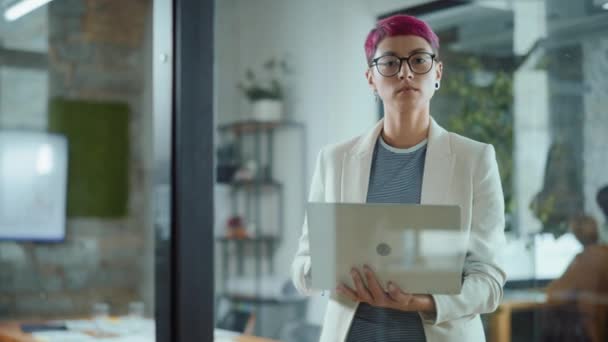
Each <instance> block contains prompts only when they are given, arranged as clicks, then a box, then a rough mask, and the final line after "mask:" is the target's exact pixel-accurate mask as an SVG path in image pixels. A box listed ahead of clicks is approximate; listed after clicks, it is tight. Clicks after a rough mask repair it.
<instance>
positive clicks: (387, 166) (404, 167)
mask: <svg viewBox="0 0 608 342" xmlns="http://www.w3.org/2000/svg"><path fill="white" fill-rule="evenodd" d="M426 143H427V141H426V140H424V141H423V142H421V143H419V144H418V145H416V146H414V147H411V148H408V149H397V148H394V147H391V146H389V145H388V144H386V143H385V142H384V140H383V139H382V137H380V138H379V139H378V142H377V143H376V146H375V148H374V156H373V159H372V168H371V173H370V178H369V190H368V193H367V202H368V203H411V204H418V203H420V194H421V192H422V175H423V173H424V160H425V157H426ZM346 341H348V342H359V341H366V342H367V341H383V342H402V341H408V342H409V341H413V342H419V341H426V337H425V335H424V329H423V327H422V320H421V318H420V316H419V315H418V313H417V312H404V311H399V310H392V309H386V308H379V307H374V306H371V305H369V304H366V303H361V304H359V307H358V308H357V312H356V313H355V317H354V319H353V321H352V323H351V326H350V330H349V332H348V336H347V338H346Z"/></svg>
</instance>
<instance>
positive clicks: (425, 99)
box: [366, 36, 443, 109]
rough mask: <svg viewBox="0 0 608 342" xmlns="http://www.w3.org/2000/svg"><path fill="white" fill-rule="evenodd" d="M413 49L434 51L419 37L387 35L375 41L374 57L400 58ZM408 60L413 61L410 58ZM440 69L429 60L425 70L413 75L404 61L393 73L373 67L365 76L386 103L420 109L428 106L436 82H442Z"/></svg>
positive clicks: (416, 50) (434, 62) (441, 68)
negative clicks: (385, 72) (429, 66)
mask: <svg viewBox="0 0 608 342" xmlns="http://www.w3.org/2000/svg"><path fill="white" fill-rule="evenodd" d="M416 52H429V53H433V49H432V48H431V45H430V44H429V43H428V42H427V41H426V40H425V39H424V38H421V37H418V36H394V37H387V38H384V39H383V40H382V41H381V42H380V44H378V48H377V49H376V54H375V55H374V59H375V58H378V57H380V56H396V57H400V58H403V57H409V56H411V55H412V54H415V53H416ZM410 63H412V64H414V63H416V61H414V60H410ZM442 70H443V65H442V64H441V62H437V61H432V67H431V69H430V70H429V71H428V72H427V73H425V74H416V73H414V72H412V70H411V69H410V67H409V66H408V64H407V63H406V61H405V60H403V63H402V65H401V70H400V71H399V73H397V74H396V75H394V76H390V77H387V76H383V75H381V74H380V73H379V72H378V68H377V67H376V66H372V67H371V68H369V69H368V70H367V71H366V77H367V80H368V83H369V85H370V87H371V88H372V90H373V91H377V92H378V95H379V96H380V98H381V99H382V101H383V102H384V104H385V105H388V106H390V107H394V106H397V107H398V108H400V109H403V108H404V107H410V108H412V109H420V108H424V107H428V106H429V103H430V100H431V98H432V97H433V94H434V93H435V83H437V82H440V81H441V72H442Z"/></svg>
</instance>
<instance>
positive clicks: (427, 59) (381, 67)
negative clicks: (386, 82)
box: [370, 52, 435, 77]
mask: <svg viewBox="0 0 608 342" xmlns="http://www.w3.org/2000/svg"><path fill="white" fill-rule="evenodd" d="M434 60H435V54H434V53H430V52H416V53H414V54H411V55H409V56H407V57H397V56H392V55H389V56H380V57H378V58H374V59H372V63H371V64H370V67H372V66H374V65H375V66H376V69H377V70H378V72H379V73H380V75H382V76H384V77H391V76H395V75H397V74H398V73H399V71H401V66H402V65H403V61H405V62H406V63H407V65H408V66H409V67H410V70H412V72H413V73H414V74H419V75H420V74H426V73H427V72H429V71H431V68H433V61H434Z"/></svg>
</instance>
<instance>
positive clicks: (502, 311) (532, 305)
mask: <svg viewBox="0 0 608 342" xmlns="http://www.w3.org/2000/svg"><path fill="white" fill-rule="evenodd" d="M546 300H547V295H546V293H545V292H544V290H542V289H529V290H505V293H504V297H503V301H502V303H501V304H500V305H499V306H498V309H496V311H495V312H494V313H493V314H492V315H491V316H490V336H489V342H511V314H512V313H513V312H515V311H525V310H535V309H539V308H541V307H543V305H545V304H546Z"/></svg>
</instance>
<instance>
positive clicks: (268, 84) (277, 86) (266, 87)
mask: <svg viewBox="0 0 608 342" xmlns="http://www.w3.org/2000/svg"><path fill="white" fill-rule="evenodd" d="M263 67H264V76H265V77H264V78H260V77H257V76H256V74H255V73H254V71H253V70H251V69H247V72H246V73H245V81H244V82H240V83H239V84H238V85H237V87H238V88H239V89H240V90H241V91H242V92H243V94H244V95H245V96H246V97H247V99H248V100H249V102H250V103H251V106H252V107H251V118H252V119H254V120H258V121H271V122H272V121H280V120H281V119H282V118H283V100H284V96H285V92H284V84H283V83H282V82H281V81H280V76H281V75H285V74H287V73H288V68H287V63H286V62H285V61H284V60H280V59H274V58H271V59H269V60H268V61H266V62H265V63H264V65H263Z"/></svg>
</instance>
